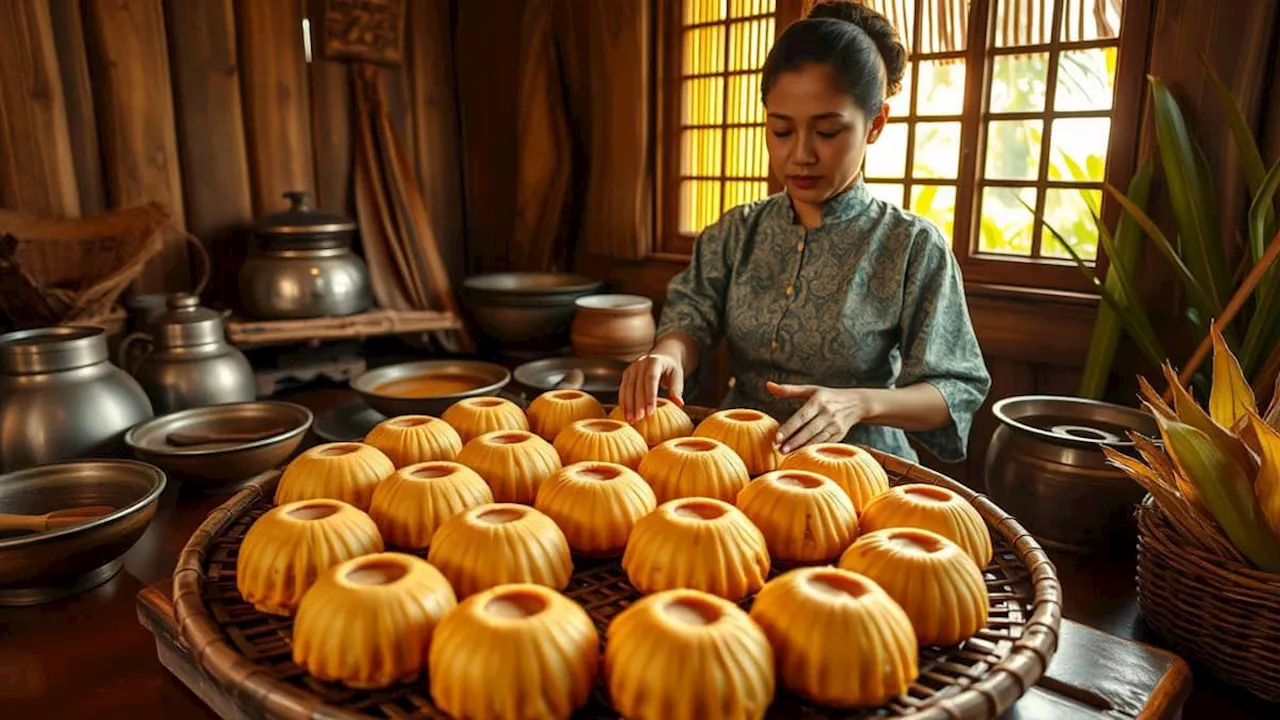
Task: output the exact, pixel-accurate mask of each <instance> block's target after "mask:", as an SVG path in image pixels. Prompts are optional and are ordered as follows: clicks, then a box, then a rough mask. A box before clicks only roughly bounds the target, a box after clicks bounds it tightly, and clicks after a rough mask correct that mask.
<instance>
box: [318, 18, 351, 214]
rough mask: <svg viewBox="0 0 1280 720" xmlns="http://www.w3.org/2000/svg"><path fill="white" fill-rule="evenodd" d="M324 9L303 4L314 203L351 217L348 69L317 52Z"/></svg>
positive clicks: (348, 66)
mask: <svg viewBox="0 0 1280 720" xmlns="http://www.w3.org/2000/svg"><path fill="white" fill-rule="evenodd" d="M324 6H325V2H324V0H310V1H309V2H308V3H307V15H308V18H309V19H310V21H311V23H310V25H311V47H312V49H313V53H314V54H313V57H312V60H311V65H310V66H309V67H308V74H309V76H310V79H311V132H312V142H313V143H314V144H315V153H314V154H315V163H316V195H317V203H318V207H320V209H322V210H324V211H326V212H335V213H342V214H344V215H349V216H352V217H354V216H355V196H354V194H353V193H352V183H353V182H354V177H355V174H354V173H355V171H354V170H353V167H354V166H353V162H354V158H355V143H354V134H353V132H352V129H351V128H352V120H351V113H352V112H354V110H353V102H352V97H351V66H350V64H349V63H347V62H341V61H337V60H326V59H325V58H324V53H323V52H322V51H321V44H322V41H323V38H324V33H323V32H322V31H321V29H322V24H323V23H324Z"/></svg>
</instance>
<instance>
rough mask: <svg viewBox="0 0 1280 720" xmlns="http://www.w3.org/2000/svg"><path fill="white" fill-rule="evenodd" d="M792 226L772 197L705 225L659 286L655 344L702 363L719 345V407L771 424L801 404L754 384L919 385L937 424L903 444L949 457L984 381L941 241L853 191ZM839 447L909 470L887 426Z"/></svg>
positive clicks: (907, 450)
mask: <svg viewBox="0 0 1280 720" xmlns="http://www.w3.org/2000/svg"><path fill="white" fill-rule="evenodd" d="M794 220H795V218H794V211H793V210H792V208H791V204H790V202H789V201H788V199H787V196H786V194H785V193H779V194H777V195H773V196H771V197H769V198H766V199H764V200H760V201H758V202H755V203H750V204H748V205H743V206H741V207H737V208H734V209H733V210H730V211H729V212H727V213H725V215H724V216H723V217H721V218H720V220H718V221H717V222H716V223H715V224H714V225H712V226H710V227H708V228H707V229H706V230H705V231H704V232H703V233H702V235H701V236H700V237H699V238H698V240H697V242H696V243H695V244H694V249H693V258H692V260H691V262H690V263H689V266H688V267H687V268H685V269H684V270H683V271H682V272H681V273H680V274H679V275H677V276H676V277H675V278H673V279H672V280H671V283H670V285H669V286H668V288H667V300H666V304H665V306H664V307H663V309H662V315H661V318H660V319H659V323H658V332H657V335H658V337H659V338H660V337H661V336H662V335H663V334H664V333H667V332H670V331H672V330H683V331H685V332H687V333H689V335H691V336H692V337H693V338H695V339H696V340H697V341H698V343H699V344H700V346H701V352H702V357H703V358H704V359H706V358H709V357H711V355H712V353H713V352H714V350H715V347H716V346H717V345H718V344H719V342H720V340H721V338H724V337H726V336H727V337H728V341H729V350H730V356H731V362H732V369H733V378H734V384H733V387H732V389H731V390H730V391H729V394H728V396H727V397H725V398H724V399H723V401H722V403H721V406H722V407H752V408H757V409H759V410H761V411H764V412H767V413H769V414H770V415H772V416H773V417H775V418H777V419H778V421H779V422H783V421H785V420H786V419H787V418H788V417H790V416H791V414H792V413H794V412H795V411H796V410H797V409H799V407H800V405H801V401H799V400H794V399H789V400H780V399H778V398H775V397H773V396H772V395H771V394H769V391H768V390H767V389H765V381H766V380H773V381H775V382H779V383H793V384H812V385H821V386H824V387H874V388H885V387H905V386H907V385H911V384H914V383H918V382H921V381H926V382H929V383H931V384H933V385H934V387H936V388H938V390H940V391H941V392H942V395H943V397H945V398H946V401H947V406H948V408H949V410H950V414H951V423H950V424H948V425H947V426H946V427H945V428H942V429H939V430H934V431H930V432H921V433H912V437H913V438H914V439H915V440H917V441H918V442H919V443H920V444H921V445H923V446H924V447H925V448H927V449H928V450H929V451H930V452H932V453H934V454H935V455H937V456H938V457H939V458H941V459H942V460H944V461H947V462H954V461H958V460H962V459H963V458H964V457H965V453H966V449H967V445H968V437H969V429H970V427H971V425H972V421H973V415H974V413H975V412H976V411H977V409H978V407H979V406H980V405H981V404H982V402H983V400H984V399H985V398H986V395H987V392H988V391H989V390H990V387H991V378H990V375H989V374H988V373H987V368H986V364H985V362H984V361H983V357H982V352H981V350H980V349H979V347H978V340H977V337H976V336H975V335H974V332H973V326H972V324H971V322H970V319H969V312H968V307H967V306H966V304H965V295H964V284H963V282H962V280H961V276H960V269H959V267H958V265H957V263H956V260H955V256H954V255H953V254H952V252H951V248H950V247H949V246H948V243H947V241H946V239H945V238H944V237H943V236H942V233H941V232H939V230H938V229H937V228H936V227H935V226H934V225H933V224H931V223H930V222H929V221H927V220H925V219H923V218H920V217H918V216H916V215H913V214H911V213H908V212H905V211H903V210H901V209H899V208H897V207H895V206H893V205H890V204H889V203H886V202H883V201H881V200H879V199H876V198H873V197H872V196H871V195H870V193H869V192H868V190H867V187H866V185H864V184H863V183H862V181H861V180H859V181H858V182H857V183H855V184H854V185H853V187H851V188H850V189H849V190H847V191H845V192H844V193H841V194H840V195H838V196H836V197H835V198H832V199H831V200H829V201H828V202H827V204H826V205H825V206H824V208H823V211H822V223H821V226H820V227H817V228H812V229H806V228H805V227H804V226H803V225H800V224H799V223H796V222H795V221H794ZM703 365H705V362H704V363H703ZM700 374H701V373H700V372H695V373H693V375H692V377H691V378H690V381H691V382H692V383H696V382H697V379H698V376H699V375H700ZM844 441H845V442H847V443H856V444H862V445H868V446H871V447H875V448H876V449H878V450H882V451H885V452H888V453H892V454H894V455H898V456H900V457H904V458H906V459H908V460H917V459H918V457H917V455H916V453H915V451H914V449H913V448H912V447H911V445H910V444H909V443H908V440H907V434H906V433H904V432H903V431H902V430H899V429H897V428H890V427H884V426H872V425H856V426H854V427H853V428H852V429H851V430H850V431H849V434H848V435H847V436H846V437H845V439H844Z"/></svg>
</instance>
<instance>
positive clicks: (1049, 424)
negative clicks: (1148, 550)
mask: <svg viewBox="0 0 1280 720" xmlns="http://www.w3.org/2000/svg"><path fill="white" fill-rule="evenodd" d="M992 412H993V414H994V415H995V417H996V419H997V420H999V421H1000V425H999V426H998V427H997V428H996V430H995V432H994V433H993V434H992V436H991V442H990V443H989V444H988V446H987V456H986V482H987V494H988V495H989V496H990V497H991V499H992V500H993V501H994V502H995V503H996V504H997V505H999V506H1000V507H1002V508H1004V509H1005V510H1006V511H1007V512H1008V513H1009V514H1010V515H1013V516H1014V517H1016V518H1018V522H1020V523H1022V525H1023V526H1024V527H1026V528H1027V530H1028V531H1030V532H1031V534H1032V535H1033V536H1034V537H1035V538H1036V539H1037V540H1038V541H1039V542H1040V543H1041V544H1042V545H1045V546H1046V547H1050V548H1053V549H1055V550H1063V551H1067V552H1076V553H1082V554H1091V553H1112V552H1118V553H1120V554H1124V553H1127V552H1130V551H1132V549H1133V547H1134V540H1135V538H1136V535H1137V527H1136V523H1135V522H1134V515H1133V511H1134V509H1135V507H1136V505H1137V503H1138V502H1140V501H1141V500H1142V498H1143V497H1145V496H1146V490H1144V489H1143V488H1142V486H1141V485H1138V484H1137V483H1136V482H1134V481H1133V480H1131V479H1130V478H1129V477H1128V476H1126V475H1125V474H1124V473H1122V472H1120V471H1119V470H1117V469H1116V468H1114V467H1111V465H1110V464H1109V463H1108V462H1107V458H1106V456H1105V455H1103V452H1102V448H1103V447H1110V448H1111V449H1113V450H1117V451H1119V452H1123V453H1129V454H1133V453H1135V452H1136V451H1135V449H1134V447H1133V442H1132V441H1131V440H1129V438H1128V436H1127V434H1128V432H1129V431H1136V432H1138V433H1140V434H1142V435H1145V436H1147V437H1154V438H1158V437H1159V429H1158V427H1157V426H1156V423H1155V418H1153V417H1151V415H1150V414H1148V413H1145V412H1142V411H1140V410H1137V409H1135V408H1129V407H1124V406H1122V405H1112V404H1110V403H1104V402H1098V401H1095V400H1088V399H1085V398H1077V397H1058V396H1051V395H1023V396H1015V397H1008V398H1004V399H1002V400H1000V401H998V402H996V403H995V404H994V405H993V406H992Z"/></svg>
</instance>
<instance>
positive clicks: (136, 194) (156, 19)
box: [87, 0, 191, 292]
mask: <svg viewBox="0 0 1280 720" xmlns="http://www.w3.org/2000/svg"><path fill="white" fill-rule="evenodd" d="M87 5H88V11H89V12H88V27H89V28H90V32H91V33H92V35H91V36H90V40H91V41H90V42H89V44H88V46H89V57H90V63H89V66H90V69H91V70H92V71H93V73H94V85H95V93H94V94H95V97H96V98H97V100H98V111H99V122H100V123H101V130H102V144H103V149H104V150H105V153H104V155H105V158H106V176H107V189H108V196H109V199H110V202H111V204H112V205H113V206H123V205H132V204H135V203H143V202H158V203H161V204H163V205H165V206H166V207H167V208H169V212H170V216H171V222H172V223H173V225H174V226H176V227H179V228H181V227H184V226H185V223H186V220H185V217H186V215H185V208H184V205H183V200H182V180H181V173H180V171H179V166H178V140H177V132H176V130H175V126H174V116H173V95H172V87H173V86H172V83H171V82H170V79H169V52H168V49H167V46H166V42H165V28H164V12H163V11H162V9H161V7H160V0H136V1H134V2H127V3H123V2H119V1H118V0H88V3H87ZM137 286H138V289H139V290H141V291H146V292H151V291H159V290H165V291H178V290H189V289H190V288H191V282H190V266H189V264H188V258H187V245H186V241H185V240H183V239H181V238H176V237H174V238H169V239H168V241H167V242H166V245H165V249H164V251H163V252H162V253H161V254H160V255H159V256H158V257H157V258H154V259H153V260H152V261H151V262H149V263H147V266H146V268H145V269H144V270H143V273H142V275H141V276H140V277H139V278H138V282H137Z"/></svg>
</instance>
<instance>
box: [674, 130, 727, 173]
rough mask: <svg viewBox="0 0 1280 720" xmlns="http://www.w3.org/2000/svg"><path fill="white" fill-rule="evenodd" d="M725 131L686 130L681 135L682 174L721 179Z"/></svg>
mask: <svg viewBox="0 0 1280 720" xmlns="http://www.w3.org/2000/svg"><path fill="white" fill-rule="evenodd" d="M723 132H724V131H723V130H685V131H684V132H683V133H681V134H680V173H681V174H682V175H697V176H701V177H707V176H710V177H720V169H721V166H720V157H721V155H720V152H721V150H722V149H723V148H722V147H721V143H722V139H721V133H723Z"/></svg>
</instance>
